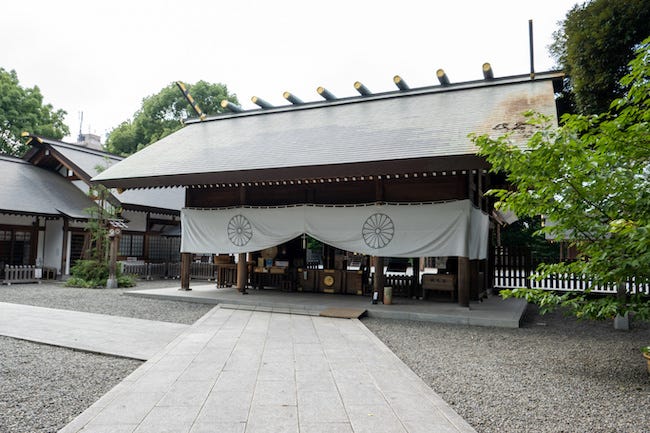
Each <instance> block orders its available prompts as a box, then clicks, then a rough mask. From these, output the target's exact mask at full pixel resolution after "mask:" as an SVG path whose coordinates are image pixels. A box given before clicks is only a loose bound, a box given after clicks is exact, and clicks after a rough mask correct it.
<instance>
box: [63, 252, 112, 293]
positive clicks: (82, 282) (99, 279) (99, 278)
mask: <svg viewBox="0 0 650 433" xmlns="http://www.w3.org/2000/svg"><path fill="white" fill-rule="evenodd" d="M70 275H71V278H70V279H68V281H66V286H71V287H88V288H95V287H104V286H105V285H106V280H107V279H108V263H106V262H104V261H101V260H96V259H91V260H77V261H76V262H75V264H74V266H72V267H71V268H70Z"/></svg>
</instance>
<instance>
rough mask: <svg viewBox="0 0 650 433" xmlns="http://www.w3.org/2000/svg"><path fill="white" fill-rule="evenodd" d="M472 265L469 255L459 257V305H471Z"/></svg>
mask: <svg viewBox="0 0 650 433" xmlns="http://www.w3.org/2000/svg"><path fill="white" fill-rule="evenodd" d="M470 280H471V278H470V267H469V259H468V258H467V257H458V305H460V306H461V307H469V296H470V285H471V281H470Z"/></svg>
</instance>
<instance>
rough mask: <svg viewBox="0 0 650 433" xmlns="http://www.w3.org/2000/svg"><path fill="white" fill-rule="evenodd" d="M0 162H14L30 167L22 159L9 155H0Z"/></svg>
mask: <svg viewBox="0 0 650 433" xmlns="http://www.w3.org/2000/svg"><path fill="white" fill-rule="evenodd" d="M0 160H2V161H7V162H14V163H17V164H27V165H32V164H30V163H29V162H27V161H25V160H24V159H22V158H20V157H18V156H14V155H9V154H8V153H0Z"/></svg>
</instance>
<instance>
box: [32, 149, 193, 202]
mask: <svg viewBox="0 0 650 433" xmlns="http://www.w3.org/2000/svg"><path fill="white" fill-rule="evenodd" d="M38 142H39V143H41V144H43V145H46V146H49V147H50V148H51V149H52V150H54V151H55V152H56V153H58V154H59V155H60V157H61V158H62V159H64V160H65V161H67V162H68V163H69V164H70V165H71V166H72V167H73V168H74V170H75V172H76V173H77V175H79V176H80V177H82V178H83V179H84V180H85V181H90V179H91V178H92V177H93V176H96V175H97V174H99V173H100V172H101V171H102V170H104V169H106V168H108V167H111V166H113V165H115V164H117V163H118V162H120V161H122V160H123V159H124V158H123V157H121V156H118V155H114V154H111V153H108V152H103V151H100V150H96V149H90V148H87V147H83V146H79V145H76V144H71V143H66V142H63V141H59V140H53V139H49V138H45V137H38ZM30 152H31V153H32V154H34V153H36V152H38V147H37V145H36V144H34V147H33V148H32V150H31V151H30ZM30 152H28V153H27V154H26V155H25V158H26V159H27V160H29V159H30V156H31V155H30ZM112 192H113V195H114V197H115V198H116V199H117V200H118V201H119V202H120V203H121V205H122V206H123V207H124V208H132V209H136V210H147V208H148V210H150V211H153V212H156V211H159V212H161V213H165V212H167V211H173V213H177V212H178V211H180V209H181V208H182V207H183V204H184V201H185V190H184V189H183V188H165V189H159V190H147V191H144V190H129V191H124V192H123V193H118V192H117V191H112Z"/></svg>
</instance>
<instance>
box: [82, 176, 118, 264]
mask: <svg viewBox="0 0 650 433" xmlns="http://www.w3.org/2000/svg"><path fill="white" fill-rule="evenodd" d="M95 169H96V170H97V171H98V172H99V173H101V172H102V171H104V170H105V169H106V167H103V166H100V165H98V166H96V167H95ZM88 195H89V196H90V197H92V199H93V200H95V202H96V203H97V206H93V207H91V208H87V209H84V210H85V211H86V213H88V215H90V218H89V219H88V222H87V223H86V231H88V232H89V233H90V251H89V256H90V257H91V258H93V259H95V260H99V261H104V262H105V261H107V254H108V247H109V243H110V240H109V238H108V227H107V226H108V220H109V219H111V218H115V217H117V215H118V214H119V213H120V209H119V208H114V207H112V206H111V205H110V204H109V203H108V199H109V197H110V195H111V194H110V191H109V190H108V188H106V187H105V186H103V185H101V184H94V185H92V186H91V187H90V189H89V190H88Z"/></svg>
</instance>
